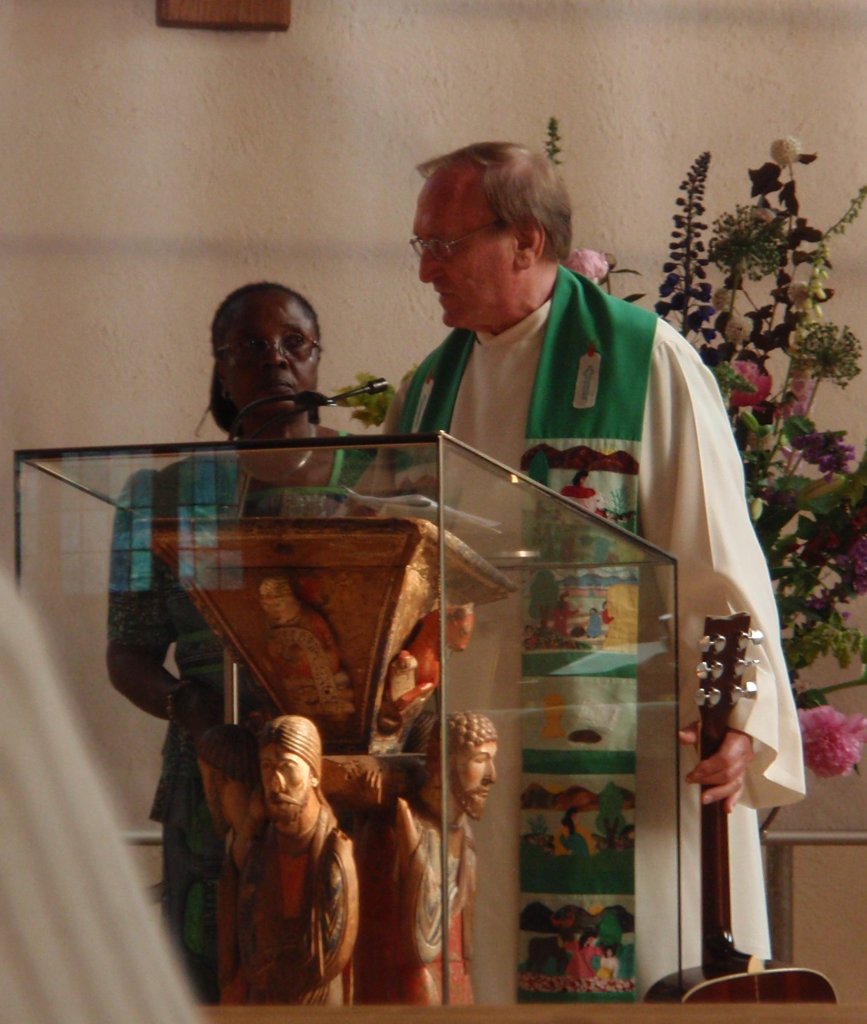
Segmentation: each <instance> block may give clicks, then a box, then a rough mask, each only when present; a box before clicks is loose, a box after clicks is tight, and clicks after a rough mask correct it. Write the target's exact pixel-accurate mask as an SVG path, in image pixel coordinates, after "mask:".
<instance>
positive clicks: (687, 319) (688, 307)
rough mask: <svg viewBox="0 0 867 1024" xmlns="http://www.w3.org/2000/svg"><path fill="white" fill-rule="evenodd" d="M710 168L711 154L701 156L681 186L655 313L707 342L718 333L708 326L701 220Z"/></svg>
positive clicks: (711, 312) (708, 288) (710, 309)
mask: <svg viewBox="0 0 867 1024" xmlns="http://www.w3.org/2000/svg"><path fill="white" fill-rule="evenodd" d="M709 167H710V153H707V152H705V153H702V154H701V156H699V157H698V158H697V159H696V160H695V161H694V163H693V165H692V166H691V167H690V169H689V173H688V174H687V176H686V178H684V180H683V181H682V182H681V183H680V189H679V191H680V193H681V194H680V195H679V196H678V197H677V200H676V203H677V206H678V207H679V212H678V213H676V214H675V215H674V230H673V231H672V233H671V242H670V243H669V246H668V251H669V258H668V260H667V262H666V263H664V264H663V267H662V269H663V272H664V273H665V275H666V276H665V279H664V280H663V282H662V284H661V286H660V289H659V301H658V302H657V303H656V312H657V313H658V314H659V315H660V316H661V317H662V318H663V319H665V320H670V322H672V323H674V325H675V326H676V327H677V328H678V329H679V330H680V332H681V334H683V335H684V336H686V337H689V336H690V334H692V335H696V334H698V333H699V332H700V334H701V337H702V338H703V339H704V341H711V340H713V338H714V337H715V336H716V331H715V330H714V329H713V328H712V327H710V326H708V325H709V322H710V320H711V318H712V317H713V315H714V309H713V306H712V305H711V304H710V299H711V286H710V284H709V283H708V281H707V275H706V273H705V267H706V266H707V264H708V259H707V256H706V255H705V244H704V241H703V238H702V233H703V232H704V231H706V230H707V224H705V223H704V222H703V221H702V219H701V218H702V215H703V214H704V203H703V199H704V190H705V184H706V182H707V172H708V168H709ZM672 314H673V317H672Z"/></svg>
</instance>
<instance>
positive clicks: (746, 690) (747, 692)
mask: <svg viewBox="0 0 867 1024" xmlns="http://www.w3.org/2000/svg"><path fill="white" fill-rule="evenodd" d="M758 692H759V688H758V686H757V685H756V684H755V683H754V682H753V681H752V679H751V680H749V682H746V683H744V684H743V686H733V687H732V704H737V702H738V701H739V700H755V699H756V696H757V694H758Z"/></svg>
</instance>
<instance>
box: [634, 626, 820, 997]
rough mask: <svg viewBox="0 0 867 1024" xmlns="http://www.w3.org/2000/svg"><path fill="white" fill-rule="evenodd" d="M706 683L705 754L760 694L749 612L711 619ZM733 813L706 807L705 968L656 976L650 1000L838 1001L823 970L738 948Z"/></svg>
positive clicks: (701, 669) (702, 692) (699, 698)
mask: <svg viewBox="0 0 867 1024" xmlns="http://www.w3.org/2000/svg"><path fill="white" fill-rule="evenodd" d="M704 628H705V636H704V638H703V639H702V645H701V647H702V653H703V660H702V662H701V664H700V665H699V666H698V677H699V679H700V680H701V683H700V684H699V688H698V690H697V691H696V694H695V702H696V704H697V705H698V707H699V713H700V718H701V733H700V757H701V759H702V760H706V759H707V758H709V757H711V756H712V755H713V754H715V753H716V751H717V750H719V748H720V745H721V744H722V742H723V739H724V738H725V735H726V732H727V730H728V717H729V711H730V710H731V708H732V707H733V706H734V705H735V704H736V703H737V702H738V701H739V700H748V699H752V698H753V697H755V693H756V686H755V683H751V682H746V681H745V678H744V676H745V671H746V669H747V668H748V667H749V666H750V665H751V664H755V662H754V661H751V660H749V659H748V658H747V657H746V652H747V648H748V646H749V644H750V642H757V643H758V642H760V641H761V635H760V634H758V633H753V632H751V631H750V619H749V616H748V615H746V614H744V613H743V612H740V613H737V614H735V615H729V616H727V617H726V618H709V619H706V620H705V626H704ZM728 843H729V840H728V818H727V815H726V813H725V811H724V810H723V807H722V804H720V803H712V804H703V805H702V807H701V861H702V883H701V884H702V889H701V907H702V966H700V967H692V968H689V969H687V970H682V971H678V972H676V973H674V974H670V975H668V977H666V978H662V979H661V980H660V981H657V982H656V984H655V985H653V986H652V987H651V988H650V989H649V990H648V992H647V995H646V996H645V999H646V1000H647V1002H651V1003H659V1002H677V1003H836V1002H837V996H836V994H835V992H834V987H833V985H832V984H831V982H830V981H829V980H828V979H827V978H826V977H825V976H824V975H822V974H820V973H819V972H818V971H811V970H805V969H802V968H800V967H790V966H788V965H786V964H781V963H777V962H776V961H773V960H769V961H762V960H759V959H758V958H757V957H751V956H749V955H748V954H746V953H742V952H740V950H738V949H736V948H735V946H734V941H733V939H732V930H731V891H730V887H731V879H730V877H729V845H728Z"/></svg>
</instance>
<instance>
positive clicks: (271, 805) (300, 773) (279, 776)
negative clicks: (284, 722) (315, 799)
mask: <svg viewBox="0 0 867 1024" xmlns="http://www.w3.org/2000/svg"><path fill="white" fill-rule="evenodd" d="M259 768H260V770H261V773H262V788H263V790H264V792H265V809H266V811H267V814H268V817H269V818H270V819H271V820H272V821H273V822H274V825H275V827H276V828H277V829H278V830H279V831H281V832H285V833H288V834H293V833H296V832H298V831H299V829H300V827H301V814H302V812H303V811H304V809H305V808H306V807H307V805H308V803H309V802H310V794H311V791H312V789H313V787H314V786H315V785H316V784H317V781H316V779H315V776H314V775H313V773H312V771H311V770H310V765H309V764H308V763H307V762H306V761H305V760H304V759H303V758H302V757H299V756H298V755H297V754H291V753H289V751H287V750H285V749H284V748H283V747H280V746H278V745H277V744H276V743H269V744H268V745H267V746H265V747H263V748H262V749H261V750H260V751H259Z"/></svg>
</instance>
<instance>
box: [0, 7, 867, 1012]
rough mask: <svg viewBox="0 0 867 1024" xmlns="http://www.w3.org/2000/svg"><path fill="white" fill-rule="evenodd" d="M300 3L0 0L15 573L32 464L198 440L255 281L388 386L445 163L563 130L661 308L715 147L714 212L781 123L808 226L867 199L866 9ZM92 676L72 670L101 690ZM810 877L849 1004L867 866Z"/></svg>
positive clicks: (850, 315) (412, 333)
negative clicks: (311, 319)
mask: <svg viewBox="0 0 867 1024" xmlns="http://www.w3.org/2000/svg"><path fill="white" fill-rule="evenodd" d="M293 7H294V14H293V25H292V28H291V30H290V31H289V32H288V33H286V34H282V33H280V34H254V33H249V34H245V33H214V32H204V31H180V30H169V29H160V28H157V27H156V25H155V20H154V9H155V0H4V2H3V3H2V5H0V111H2V122H0V124H2V145H0V252H2V264H0V345H2V377H0V437H2V446H3V449H4V451H3V453H2V459H0V564H4V565H9V564H11V552H12V472H11V452H12V450H14V449H18V448H35V447H54V446H82V445H105V444H119V443H125V442H166V441H176V440H189V439H192V437H193V431H194V429H195V426H196V423H197V422H198V420H199V417H200V415H201V413H202V410H203V408H204V405H205V400H206V386H207V375H208V370H209V363H208V352H207V329H208V324H209V320H210V316H211V314H212V312H213V309H214V307H215V306H216V304H217V302H218V301H219V300H220V298H222V296H223V295H224V294H225V293H226V292H227V291H228V290H230V289H231V288H233V287H235V286H236V285H239V284H242V283H244V282H246V281H248V280H254V279H261V278H265V277H268V278H276V279H278V280H283V281H286V282H287V283H289V284H291V285H293V286H295V287H296V288H299V289H300V290H302V291H304V292H305V293H307V294H308V295H309V297H310V298H311V299H312V300H313V302H314V303H315V305H316V306H317V307H318V309H319V311H320V314H321V320H322V326H323V331H324V342H325V346H326V355H325V360H324V366H323V375H322V379H321V384H322V387H323V390H325V391H331V390H337V389H338V388H339V387H340V386H342V385H344V384H346V383H347V382H349V381H351V379H352V376H353V374H354V373H355V371H356V370H359V369H368V370H370V371H373V372H376V373H381V374H383V375H386V376H388V377H390V378H391V379H392V380H397V379H398V378H399V376H400V375H401V374H402V372H403V371H404V370H405V369H406V368H407V367H408V366H409V365H410V364H412V363H413V362H414V361H416V360H417V359H418V358H419V357H420V356H421V355H422V354H423V353H424V352H425V351H427V350H428V349H429V348H430V347H431V345H432V344H433V343H434V342H435V341H436V340H437V339H438V337H439V336H440V335H441V333H442V331H441V326H440V324H439V318H438V314H437V305H436V302H435V300H434V299H433V297H432V295H431V294H429V293H428V292H426V291H425V290H424V289H423V288H422V286H421V285H420V284H419V283H418V282H417V281H416V279H415V276H414V271H415V267H414V258H413V257H412V256H411V253H410V250H409V247H408V246H407V244H406V240H407V238H408V237H409V235H410V233H411V230H410V229H411V222H412V213H413V206H414V200H415V194H416V191H417V179H416V176H415V174H414V172H413V166H414V164H415V163H416V162H417V161H418V160H420V159H422V158H424V157H426V156H430V155H433V154H435V153H437V152H439V151H442V150H444V149H446V148H451V147H453V146H456V145H459V144H462V143H465V142H468V141H471V140H473V139H478V138H495V137H500V138H512V139H517V140H523V141H527V142H530V143H537V144H541V143H542V141H543V139H544V133H545V126H546V123H547V119H548V117H549V116H551V115H554V116H556V117H558V118H559V120H560V125H561V131H562V134H563V136H564V140H565V142H564V153H563V158H564V161H565V163H564V167H563V170H564V174H565V177H566V179H567V181H568V183H569V185H570V188H571V191H572V194H573V198H574V202H575V212H576V217H575V223H576V242H577V243H578V244H580V245H585V246H589V247H594V248H600V249H605V250H609V251H613V252H615V253H617V254H618V256H619V258H620V260H621V263H622V264H623V265H628V266H630V267H634V268H636V269H638V270H640V271H641V273H642V274H643V277H642V279H641V281H640V287H641V288H642V289H646V290H647V291H648V293H649V297H648V300H647V301H648V302H650V301H652V299H653V297H654V295H655V290H656V286H657V283H658V280H659V276H660V275H659V267H660V264H661V263H662V261H663V259H664V258H665V253H666V245H667V240H668V232H669V229H670V217H671V214H672V212H673V209H674V208H673V200H674V196H675V193H676V189H677V186H678V183H679V182H680V180H681V179H682V177H683V176H684V173H685V171H686V169H687V168H688V166H689V165H690V163H691V162H692V160H693V159H694V157H695V156H697V155H698V154H699V153H700V152H701V151H702V150H705V149H710V150H711V151H712V152H713V165H712V172H711V183H710V188H709V190H708V196H707V199H708V205H709V208H710V210H711V211H712V212H716V211H719V210H721V209H722V208H725V207H730V206H731V205H733V204H734V203H735V202H736V201H744V200H745V199H746V196H747V194H748V192H747V179H746V168H747V167H748V166H758V164H759V163H761V162H762V161H764V160H765V159H766V158H767V152H768V144H769V143H770V141H771V140H772V139H773V138H775V137H777V136H779V135H782V134H787V133H794V134H797V135H799V136H800V137H801V138H802V139H803V141H804V144H805V147H806V148H807V150H808V151H816V152H818V153H819V156H820V159H819V162H818V163H816V164H814V165H813V166H812V167H811V168H807V169H804V171H803V173H802V174H801V176H800V181H801V186H800V190H801V197H802V201H803V203H804V207H805V211H806V212H807V214H808V215H809V217H810V218H811V219H812V220H813V221H814V222H815V223H816V224H817V225H819V226H825V225H827V224H828V223H830V222H831V221H832V220H833V219H835V218H836V217H837V216H838V215H839V214H840V213H841V212H842V211H843V210H844V209H845V205H846V202H847V199H848V197H849V196H850V195H852V194H853V193H854V192H855V191H856V189H857V188H858V187H859V186H860V185H861V184H863V183H864V182H867V147H865V144H864V140H865V137H867V108H865V104H864V95H865V71H864V63H863V54H864V45H865V36H867V5H865V4H864V3H863V0H603V2H600V0H295V3H294V4H293ZM865 257H867V217H865V219H864V221H863V223H860V224H858V225H856V226H855V228H853V229H850V232H849V234H848V235H847V237H846V238H845V239H844V240H842V241H840V242H838V243H837V244H836V245H835V247H834V252H833V261H834V282H833V283H834V285H835V286H836V287H837V288H838V297H837V298H835V300H834V303H833V317H834V319H836V320H839V321H840V322H846V323H849V324H851V326H852V327H853V329H854V330H855V331H856V333H857V332H861V333H862V335H863V336H865V337H867V295H865V291H864V288H863V283H862V282H863V274H862V267H863V265H864V263H865ZM829 311H830V310H829ZM865 398H867V377H865V378H864V379H861V380H859V381H857V382H856V383H855V384H853V385H852V386H851V387H850V388H849V389H848V390H847V391H846V392H843V393H840V392H836V393H834V392H826V393H825V394H823V395H822V397H821V400H820V407H819V416H820V417H821V418H822V420H823V423H825V425H827V426H828V427H847V428H849V429H850V430H851V431H852V432H853V434H854V435H855V436H856V437H857V438H858V439H859V440H861V439H863V438H864V436H865V430H867V414H865V412H864V409H865V405H867V402H865ZM202 436H203V438H210V437H214V436H215V435H214V433H213V430H212V428H210V427H208V428H206V430H205V432H204V433H203V435H202ZM862 618H863V614H862ZM100 673H101V664H100V661H99V659H98V658H97V659H96V660H95V661H94V664H93V666H89V667H88V670H87V672H86V673H85V672H81V673H80V678H82V679H84V678H85V676H86V677H87V683H88V685H90V686H91V687H92V688H93V692H95V693H99V694H102V692H103V691H102V689H101V687H102V686H106V687H107V684H105V683H104V678H103V677H101V675H100ZM82 685H84V683H82ZM865 696H867V694H865ZM116 699H117V700H119V698H116ZM864 705H865V698H864V697H862V696H860V695H858V696H857V698H856V699H854V700H853V702H852V704H851V706H852V707H853V709H854V708H855V707H856V706H857V707H864ZM111 708H112V713H117V714H120V713H121V709H120V707H119V705H111ZM850 781H851V782H852V784H851V785H849V786H847V788H846V790H845V792H846V794H847V799H848V798H850V797H851V800H852V805H853V808H854V810H853V811H852V814H853V815H854V816H855V818H856V819H857V821H858V822H861V823H863V821H864V814H863V813H862V812H863V809H864V807H865V800H864V796H863V781H862V780H861V779H856V780H850ZM824 792H827V793H828V802H829V803H833V802H835V801H837V800H838V799H839V798H838V794H840V793H841V792H843V791H842V790H840V789H836V788H834V787H833V786H832V787H831V789H830V790H825V791H823V795H824ZM817 859H818V858H817V856H816V855H815V854H812V855H811V856H810V857H808V858H801V859H800V860H799V865H800V867H799V871H800V874H799V881H798V913H799V915H801V916H800V918H799V921H800V922H801V923H800V924H799V930H798V945H797V947H796V954H797V955H798V956H799V957H800V958H801V959H805V958H806V959H813V960H815V959H816V958H819V957H825V960H826V961H827V960H828V959H831V960H833V962H834V963H840V964H846V965H847V976H848V977H849V978H852V979H854V980H851V981H845V982H844V981H843V980H842V978H841V979H840V982H841V989H843V990H844V994H845V995H846V996H847V997H849V998H861V999H867V983H865V981H864V979H865V977H867V960H865V959H864V958H865V955H867V954H865V953H864V952H863V951H864V950H865V949H867V941H865V939H867V931H865V929H867V925H865V923H864V921H865V918H867V913H865V910H867V905H865V896H864V889H863V886H862V885H860V884H853V877H852V876H853V873H854V872H858V871H861V870H863V868H864V864H865V858H864V857H863V856H862V855H861V853H860V852H857V853H856V854H855V855H854V856H853V857H851V858H849V859H846V860H845V864H844V865H843V867H841V869H840V870H837V869H836V865H838V864H840V858H839V857H837V856H836V855H834V856H832V855H830V854H829V855H828V857H827V858H826V859H823V860H821V863H817ZM805 864H806V866H807V867H806V869H804V865H805ZM825 864H827V871H825V870H821V868H822V867H823V866H824V865H825ZM817 876H820V877H817ZM829 918H830V921H829ZM814 921H816V922H821V924H820V926H819V927H816V928H813V927H811V925H812V923H813V922H814ZM838 941H839V949H838V948H837V943H838ZM859 950H860V951H861V952H860V953H858V951H859ZM853 954H854V957H853ZM858 956H860V958H861V962H860V964H857V963H853V959H857V957H858ZM825 966H827V968H828V969H829V970H831V969H832V964H829V963H827V962H826V963H825Z"/></svg>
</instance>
